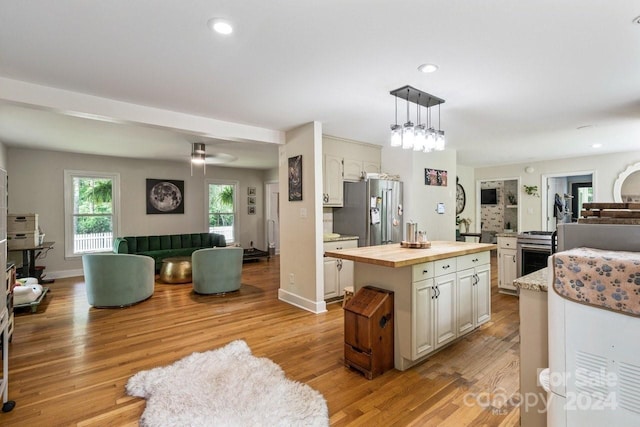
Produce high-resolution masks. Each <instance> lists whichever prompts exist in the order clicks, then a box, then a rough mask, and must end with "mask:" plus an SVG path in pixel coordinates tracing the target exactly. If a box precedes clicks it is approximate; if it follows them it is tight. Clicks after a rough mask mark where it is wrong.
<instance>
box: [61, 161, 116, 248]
mask: <svg viewBox="0 0 640 427" xmlns="http://www.w3.org/2000/svg"><path fill="white" fill-rule="evenodd" d="M119 178H120V176H119V175H118V174H108V173H100V172H84V171H68V170H67V171H65V172H64V193H65V256H67V257H74V256H79V255H82V254H84V253H94V252H110V251H112V250H113V238H114V236H115V235H117V231H118V216H119V211H118V202H119V199H120V197H119V187H120V183H119V182H120V179H119Z"/></svg>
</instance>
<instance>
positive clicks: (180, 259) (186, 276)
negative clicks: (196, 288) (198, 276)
mask: <svg viewBox="0 0 640 427" xmlns="http://www.w3.org/2000/svg"><path fill="white" fill-rule="evenodd" d="M160 281H162V282H164V283H170V284H179V283H190V282H191V257H189V256H175V257H171V258H165V259H163V260H162V267H160Z"/></svg>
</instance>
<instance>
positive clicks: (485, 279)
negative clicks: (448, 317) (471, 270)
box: [474, 264, 491, 326]
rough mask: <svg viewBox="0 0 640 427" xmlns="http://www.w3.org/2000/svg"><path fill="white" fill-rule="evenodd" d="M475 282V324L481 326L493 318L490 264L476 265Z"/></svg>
mask: <svg viewBox="0 0 640 427" xmlns="http://www.w3.org/2000/svg"><path fill="white" fill-rule="evenodd" d="M475 272H476V284H475V286H474V287H475V289H474V293H475V296H476V298H475V300H476V304H475V309H474V311H475V322H474V323H475V326H480V325H482V324H483V323H486V322H488V321H489V319H491V268H490V267H489V264H486V265H480V266H478V267H476V269H475Z"/></svg>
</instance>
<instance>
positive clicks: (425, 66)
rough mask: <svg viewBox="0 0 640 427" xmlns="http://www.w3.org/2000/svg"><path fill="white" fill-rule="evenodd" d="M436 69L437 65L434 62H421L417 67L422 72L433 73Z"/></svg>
mask: <svg viewBox="0 0 640 427" xmlns="http://www.w3.org/2000/svg"><path fill="white" fill-rule="evenodd" d="M437 70H438V66H437V65H436V64H422V65H421V66H419V67H418V71H420V72H423V73H433V72H434V71H437Z"/></svg>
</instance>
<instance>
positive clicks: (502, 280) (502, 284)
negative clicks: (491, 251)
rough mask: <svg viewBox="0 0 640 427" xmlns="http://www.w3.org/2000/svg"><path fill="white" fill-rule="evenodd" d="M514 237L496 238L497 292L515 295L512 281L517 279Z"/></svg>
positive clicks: (516, 254) (516, 253)
mask: <svg viewBox="0 0 640 427" xmlns="http://www.w3.org/2000/svg"><path fill="white" fill-rule="evenodd" d="M516 240H517V239H516V237H498V290H499V291H500V292H506V293H512V294H513V293H516V292H517V290H516V287H515V286H513V281H514V280H515V279H517V278H518V268H517V256H518V251H517V249H516Z"/></svg>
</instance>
